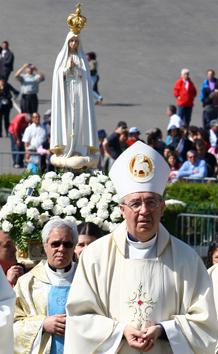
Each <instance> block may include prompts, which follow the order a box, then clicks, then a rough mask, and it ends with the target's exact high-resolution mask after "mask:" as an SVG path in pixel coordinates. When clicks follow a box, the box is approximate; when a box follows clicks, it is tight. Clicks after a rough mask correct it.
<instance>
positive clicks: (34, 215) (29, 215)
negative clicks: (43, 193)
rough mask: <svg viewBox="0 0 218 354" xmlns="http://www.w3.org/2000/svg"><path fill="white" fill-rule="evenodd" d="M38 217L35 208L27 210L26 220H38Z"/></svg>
mask: <svg viewBox="0 0 218 354" xmlns="http://www.w3.org/2000/svg"><path fill="white" fill-rule="evenodd" d="M38 217H39V211H38V210H37V209H36V208H29V209H27V218H28V219H31V220H32V219H33V220H34V219H35V220H36V219H38Z"/></svg>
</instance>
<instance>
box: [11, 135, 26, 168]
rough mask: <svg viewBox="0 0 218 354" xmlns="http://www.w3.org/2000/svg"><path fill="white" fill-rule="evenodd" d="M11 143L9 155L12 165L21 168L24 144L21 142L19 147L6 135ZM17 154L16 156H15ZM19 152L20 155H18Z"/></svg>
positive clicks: (12, 138)
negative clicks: (10, 155) (10, 154)
mask: <svg viewBox="0 0 218 354" xmlns="http://www.w3.org/2000/svg"><path fill="white" fill-rule="evenodd" d="M8 135H9V138H10V141H11V153H12V160H13V165H20V166H21V167H23V159H24V144H23V143H22V142H21V144H20V145H17V144H16V141H15V139H14V137H13V135H12V134H10V133H9V134H8ZM16 152H18V154H16ZM19 152H21V154H19Z"/></svg>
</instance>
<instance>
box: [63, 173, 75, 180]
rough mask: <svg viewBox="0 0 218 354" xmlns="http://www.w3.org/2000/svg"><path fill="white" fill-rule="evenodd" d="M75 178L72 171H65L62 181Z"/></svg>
mask: <svg viewBox="0 0 218 354" xmlns="http://www.w3.org/2000/svg"><path fill="white" fill-rule="evenodd" d="M73 178H74V174H73V173H72V172H65V173H64V174H63V175H62V176H61V179H62V181H69V180H71V179H73Z"/></svg>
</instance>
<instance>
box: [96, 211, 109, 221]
mask: <svg viewBox="0 0 218 354" xmlns="http://www.w3.org/2000/svg"><path fill="white" fill-rule="evenodd" d="M97 216H98V217H99V218H100V219H102V220H106V219H107V218H108V217H109V213H108V211H107V210H105V209H98V211H97Z"/></svg>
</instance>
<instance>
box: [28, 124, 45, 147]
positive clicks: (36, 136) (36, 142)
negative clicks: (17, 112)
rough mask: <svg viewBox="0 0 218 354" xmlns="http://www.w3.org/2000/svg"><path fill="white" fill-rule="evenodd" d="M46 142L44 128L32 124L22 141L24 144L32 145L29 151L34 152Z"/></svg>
mask: <svg viewBox="0 0 218 354" xmlns="http://www.w3.org/2000/svg"><path fill="white" fill-rule="evenodd" d="M45 140H46V133H45V129H44V128H42V127H41V126H40V125H36V124H35V123H32V124H31V125H29V126H28V127H27V128H26V129H25V131H24V135H23V139H22V141H23V142H24V143H29V144H30V146H29V149H32V150H37V149H38V147H39V146H40V145H42V144H43V143H44V141H45Z"/></svg>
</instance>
